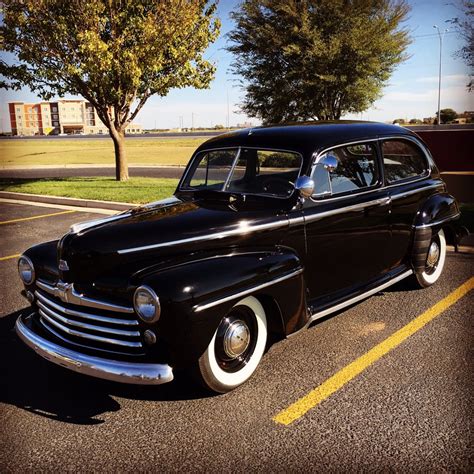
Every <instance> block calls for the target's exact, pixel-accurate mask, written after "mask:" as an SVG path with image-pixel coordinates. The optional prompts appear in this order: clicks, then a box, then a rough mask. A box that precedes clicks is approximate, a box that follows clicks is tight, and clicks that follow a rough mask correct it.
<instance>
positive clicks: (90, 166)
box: [0, 163, 187, 171]
mask: <svg viewBox="0 0 474 474" xmlns="http://www.w3.org/2000/svg"><path fill="white" fill-rule="evenodd" d="M186 166H187V163H186V164H182V165H180V164H169V165H166V164H165V165H145V164H141V165H140V164H138V165H129V167H128V169H133V168H140V169H141V168H151V169H155V168H158V169H159V168H178V169H180V168H182V169H184V168H186ZM94 168H110V169H115V165H110V164H100V163H99V164H85V165H76V164H65V165H1V166H0V170H4V171H16V170H30V169H32V170H50V169H53V170H54V169H73V170H75V169H94Z"/></svg>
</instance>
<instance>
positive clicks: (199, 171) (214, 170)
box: [186, 150, 237, 189]
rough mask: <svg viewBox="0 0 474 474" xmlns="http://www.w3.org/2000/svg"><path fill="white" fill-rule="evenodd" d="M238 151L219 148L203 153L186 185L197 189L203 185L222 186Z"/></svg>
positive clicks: (215, 187)
mask: <svg viewBox="0 0 474 474" xmlns="http://www.w3.org/2000/svg"><path fill="white" fill-rule="evenodd" d="M236 153H237V151H236V150H218V151H210V152H207V153H203V154H202V155H201V157H200V160H199V162H198V164H197V167H196V168H195V170H194V172H193V175H192V177H191V180H190V181H189V182H188V183H186V187H190V188H195V189H196V188H197V189H199V188H202V187H208V188H211V189H220V188H222V185H223V184H224V182H225V180H226V178H227V176H228V174H229V171H230V169H231V167H232V163H233V162H234V159H235V154H236Z"/></svg>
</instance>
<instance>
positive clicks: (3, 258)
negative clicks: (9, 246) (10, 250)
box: [0, 253, 21, 262]
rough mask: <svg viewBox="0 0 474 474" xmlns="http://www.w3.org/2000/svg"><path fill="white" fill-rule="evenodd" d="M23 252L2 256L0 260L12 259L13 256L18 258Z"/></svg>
mask: <svg viewBox="0 0 474 474" xmlns="http://www.w3.org/2000/svg"><path fill="white" fill-rule="evenodd" d="M20 255H21V254H20V253H17V254H16V255H8V256H7V257H0V262H1V261H2V260H10V259H11V258H18V257H19V256H20Z"/></svg>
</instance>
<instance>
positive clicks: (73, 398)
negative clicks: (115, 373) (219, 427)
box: [0, 310, 209, 425]
mask: <svg viewBox="0 0 474 474" xmlns="http://www.w3.org/2000/svg"><path fill="white" fill-rule="evenodd" d="M22 311H25V310H20V311H17V312H15V313H12V314H10V315H8V316H5V317H3V318H0V373H1V374H2V375H1V377H2V386H3V388H2V390H0V403H5V404H9V405H14V406H17V407H18V408H22V409H24V410H26V411H29V412H31V413H34V414H37V415H40V416H44V417H46V418H50V419H52V420H57V421H61V422H65V423H72V424H82V425H95V424H101V423H104V422H105V421H106V420H105V419H104V418H103V417H102V418H101V417H100V415H104V414H105V413H108V412H116V411H119V410H120V407H121V406H120V403H119V402H118V401H117V400H115V399H114V398H113V396H117V397H124V398H130V399H138V400H151V401H176V400H191V399H198V398H203V397H207V396H209V395H208V394H207V392H205V391H204V390H203V389H200V388H197V387H195V386H192V385H191V382H189V381H187V380H180V379H179V378H178V380H175V381H173V382H171V383H169V384H165V385H162V386H138V385H137V386H136V385H125V384H124V385H122V384H119V383H114V382H108V381H105V380H100V379H95V378H92V377H87V376H83V375H81V374H77V373H75V372H71V371H69V370H66V369H63V368H62V367H59V366H56V365H54V364H52V363H50V362H47V361H46V360H44V359H42V358H41V357H40V356H38V355H36V354H35V353H34V352H33V351H32V350H30V349H29V348H27V347H26V346H25V345H24V344H23V343H22V342H21V341H20V340H19V338H18V336H17V335H16V334H15V331H14V324H15V321H16V319H17V317H18V316H19V315H20V314H21V313H22Z"/></svg>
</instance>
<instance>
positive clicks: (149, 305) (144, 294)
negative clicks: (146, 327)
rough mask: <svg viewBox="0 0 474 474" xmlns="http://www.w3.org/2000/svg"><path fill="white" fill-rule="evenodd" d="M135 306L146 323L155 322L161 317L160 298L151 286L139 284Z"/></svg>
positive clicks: (134, 299) (135, 295)
mask: <svg viewBox="0 0 474 474" xmlns="http://www.w3.org/2000/svg"><path fill="white" fill-rule="evenodd" d="M133 306H134V308H135V311H136V313H137V314H138V316H140V318H141V319H143V321H145V322H146V323H154V322H155V321H158V319H159V318H160V314H161V306H160V299H159V298H158V296H156V293H155V292H154V291H153V290H152V289H151V288H150V287H149V286H139V287H138V288H137V289H136V290H135V294H134V295H133Z"/></svg>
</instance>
